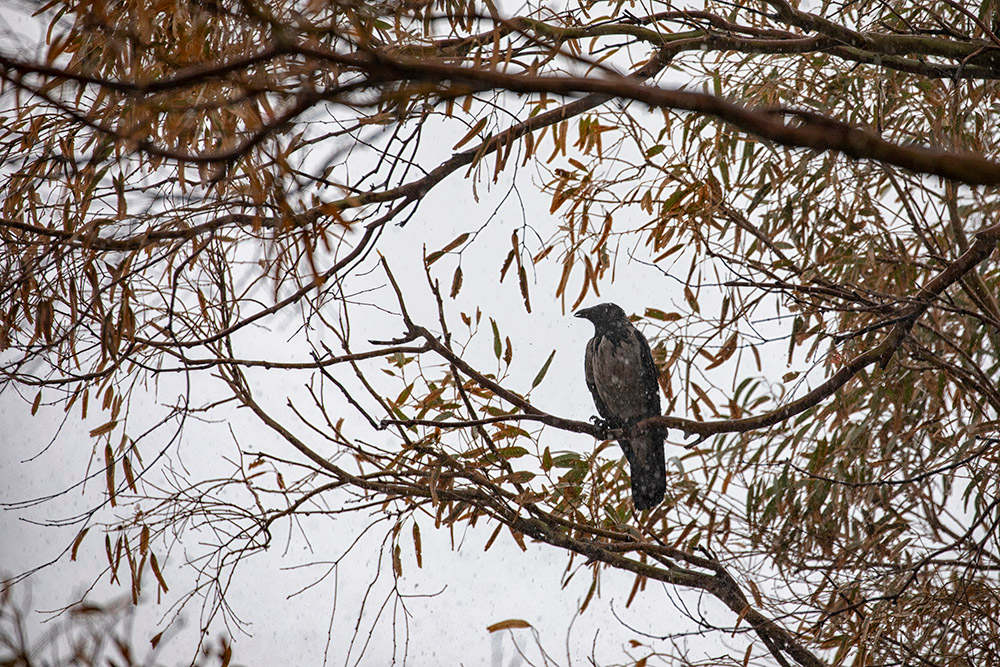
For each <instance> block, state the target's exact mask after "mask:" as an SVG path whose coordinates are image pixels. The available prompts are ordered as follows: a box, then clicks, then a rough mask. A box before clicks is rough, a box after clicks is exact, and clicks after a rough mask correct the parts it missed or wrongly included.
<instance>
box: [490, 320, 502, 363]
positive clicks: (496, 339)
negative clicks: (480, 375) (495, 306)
mask: <svg viewBox="0 0 1000 667" xmlns="http://www.w3.org/2000/svg"><path fill="white" fill-rule="evenodd" d="M490 326H492V327H493V354H494V356H496V358H497V359H499V358H500V355H501V354H503V343H501V342H500V329H498V328H497V323H496V321H495V320H494V319H493V318H492V317H491V318H490Z"/></svg>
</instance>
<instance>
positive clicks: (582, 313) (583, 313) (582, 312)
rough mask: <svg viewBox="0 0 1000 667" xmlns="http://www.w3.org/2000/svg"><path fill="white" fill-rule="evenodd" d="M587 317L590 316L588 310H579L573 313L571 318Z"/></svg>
mask: <svg viewBox="0 0 1000 667" xmlns="http://www.w3.org/2000/svg"><path fill="white" fill-rule="evenodd" d="M589 316H590V308H582V309H581V310H578V311H576V312H575V313H573V317H584V318H586V317H589Z"/></svg>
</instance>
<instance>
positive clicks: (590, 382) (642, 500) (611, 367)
mask: <svg viewBox="0 0 1000 667" xmlns="http://www.w3.org/2000/svg"><path fill="white" fill-rule="evenodd" d="M575 315H576V317H583V318H585V319H588V320H590V321H591V322H592V323H593V325H594V337H593V338H591V339H590V342H589V343H587V353H586V356H585V357H584V370H585V371H586V374H587V387H588V388H589V389H590V393H591V395H593V397H594V403H595V404H596V405H597V412H598V413H600V415H601V417H603V418H604V421H605V425H606V426H607V427H608V428H617V429H628V428H631V427H632V426H634V425H635V424H637V423H638V422H640V421H642V420H643V419H646V418H647V417H656V416H659V414H660V389H659V384H658V383H657V381H656V378H657V371H656V366H655V365H654V364H653V355H652V354H651V353H650V351H649V343H647V342H646V339H645V338H643V336H642V334H641V333H639V330H638V329H636V328H635V327H634V326H632V323H631V322H629V321H628V318H626V317H625V311H624V310H622V309H621V308H619V307H618V306H617V305H615V304H613V303H602V304H600V305H597V306H592V307H590V308H584V309H583V310H579V311H577V312H576V313H575ZM618 444H619V445H621V448H622V449H623V450H624V451H625V458H626V459H628V464H629V469H630V471H631V475H632V502H633V503H635V507H636V509H639V510H646V509H650V508H652V507H655V506H656V505H658V504H659V503H660V501H661V500H662V499H663V493H664V491H666V488H667V478H666V470H665V467H664V460H663V432H662V430H661V429H650V430H648V431H646V432H644V433H641V434H638V435H635V436H632V437H629V438H628V439H623V440H619V441H618Z"/></svg>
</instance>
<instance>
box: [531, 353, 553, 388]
mask: <svg viewBox="0 0 1000 667" xmlns="http://www.w3.org/2000/svg"><path fill="white" fill-rule="evenodd" d="M554 356H556V351H555V350H552V352H550V353H549V358H548V359H546V360H545V363H544V364H542V367H541V369H540V370H539V371H538V374H537V375H535V379H534V380H532V381H531V388H532V389H534V388H535V387H537V386H538V385H540V384H541V383H542V380H544V379H545V374H546V373H548V372H549V364H551V363H552V357H554Z"/></svg>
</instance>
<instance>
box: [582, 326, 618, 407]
mask: <svg viewBox="0 0 1000 667" xmlns="http://www.w3.org/2000/svg"><path fill="white" fill-rule="evenodd" d="M599 340H600V335H597V336H594V337H593V338H591V339H590V342H588V343H587V351H586V352H585V353H584V355H583V372H584V375H586V377H587V389H589V390H590V395H591V396H593V397H594V405H596V406H597V413H598V414H599V415H601V416H602V417H604V418H605V419H612V420H613V419H615V415H613V414H611V411H610V410H608V406H607V405H605V404H604V401H603V400H601V393H600V392H599V391H598V390H597V382H596V381H595V380H594V355H595V354H597V343H598V342H599Z"/></svg>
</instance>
